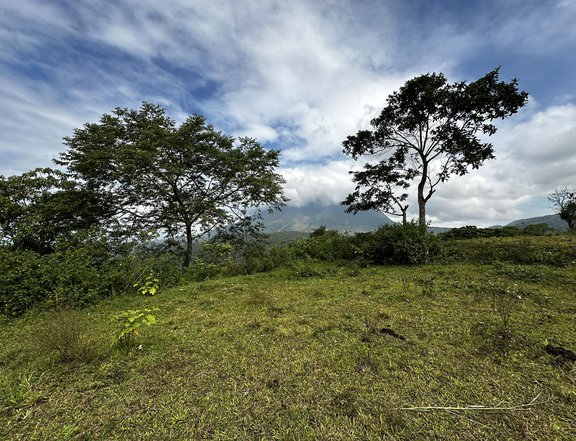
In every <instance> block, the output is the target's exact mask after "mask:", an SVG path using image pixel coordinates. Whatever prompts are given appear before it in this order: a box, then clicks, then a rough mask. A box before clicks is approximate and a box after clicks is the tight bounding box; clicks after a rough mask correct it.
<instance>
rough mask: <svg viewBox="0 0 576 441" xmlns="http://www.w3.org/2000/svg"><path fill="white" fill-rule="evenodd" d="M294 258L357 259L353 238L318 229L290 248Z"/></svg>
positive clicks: (337, 232)
mask: <svg viewBox="0 0 576 441" xmlns="http://www.w3.org/2000/svg"><path fill="white" fill-rule="evenodd" d="M291 250H292V252H293V253H294V256H295V257H296V258H312V259H317V260H324V261H330V260H351V259H355V258H357V257H358V256H359V255H358V250H357V249H356V248H355V247H354V246H353V237H351V236H348V235H347V234H343V233H340V232H339V231H336V230H326V229H325V228H322V227H320V228H318V229H317V230H315V231H314V232H313V233H312V234H311V235H310V237H308V238H306V239H300V240H297V241H296V242H295V243H294V244H292V246H291Z"/></svg>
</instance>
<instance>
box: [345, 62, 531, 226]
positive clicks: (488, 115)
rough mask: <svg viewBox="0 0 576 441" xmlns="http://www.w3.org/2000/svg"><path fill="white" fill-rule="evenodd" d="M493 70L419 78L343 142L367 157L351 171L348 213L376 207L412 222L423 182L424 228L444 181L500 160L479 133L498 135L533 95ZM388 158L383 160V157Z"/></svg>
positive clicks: (421, 211)
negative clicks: (466, 77)
mask: <svg viewBox="0 0 576 441" xmlns="http://www.w3.org/2000/svg"><path fill="white" fill-rule="evenodd" d="M498 76H499V69H494V70H493V71H492V72H489V73H488V74H486V75H485V76H483V77H482V78H480V79H478V80H476V81H474V82H472V83H468V84H467V83H465V82H457V83H453V84H449V83H448V81H447V80H446V77H445V76H444V75H443V74H441V73H440V74H436V73H432V74H430V73H428V74H425V75H421V76H419V77H416V78H413V79H411V80H409V81H407V82H406V84H404V86H402V87H401V88H400V90H399V91H397V92H394V93H393V94H391V95H390V96H389V97H388V99H387V101H386V106H385V107H384V109H383V110H382V112H381V113H380V115H379V116H378V117H376V118H374V119H373V120H372V121H371V124H372V127H373V130H362V131H359V132H358V133H357V134H356V135H354V136H348V138H347V139H346V140H345V141H344V142H343V146H344V153H345V154H348V155H351V156H352V157H353V158H354V159H357V158H359V157H364V156H365V157H367V158H368V159H371V158H377V160H378V161H377V162H376V161H368V162H367V163H366V164H365V166H364V169H363V170H361V171H355V172H352V174H353V176H354V182H355V183H356V184H357V185H356V189H355V191H354V192H353V193H351V194H350V195H349V196H348V197H347V198H346V199H345V200H344V202H343V204H344V205H347V206H348V210H347V211H349V212H358V211H361V210H369V209H378V210H382V211H384V212H386V213H389V214H394V215H399V216H402V218H403V224H406V223H407V220H406V212H407V209H408V205H407V204H406V200H407V198H408V193H407V191H408V189H409V188H410V187H411V186H412V185H413V184H416V185H417V201H418V209H419V218H418V224H419V225H420V226H422V227H424V226H425V225H426V203H427V202H428V201H429V199H430V198H431V197H432V195H433V194H434V193H435V192H436V189H437V186H438V184H440V183H442V182H446V181H447V180H448V179H449V178H450V177H451V176H452V175H458V176H462V175H465V174H466V173H468V171H469V168H472V169H476V168H479V167H480V166H481V165H482V164H483V163H484V161H485V160H488V159H492V158H494V149H493V146H492V144H489V143H486V142H483V141H484V140H482V139H481V138H480V137H479V136H477V135H483V136H484V137H486V136H491V135H493V134H494V133H495V132H496V126H495V125H493V124H492V121H493V120H495V119H500V118H506V117H508V116H510V115H512V114H514V113H516V112H517V111H518V109H520V108H521V107H523V106H524V105H525V104H526V102H527V100H528V94H527V93H526V92H520V91H519V90H518V82H517V80H516V79H514V80H512V81H510V82H509V83H506V82H500V81H499V78H498ZM382 158H384V159H382Z"/></svg>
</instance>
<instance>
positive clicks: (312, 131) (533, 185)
mask: <svg viewBox="0 0 576 441" xmlns="http://www.w3.org/2000/svg"><path fill="white" fill-rule="evenodd" d="M575 22H576V0H467V1H461V0H290V1H284V0H280V1H275V0H242V1H240V0H238V1H236V0H163V1H156V0H116V1H104V0H102V1H93V0H74V1H70V0H68V1H66V0H18V1H14V0H0V114H1V118H0V174H3V175H5V176H7V175H13V174H19V173H22V172H24V171H27V170H30V169H33V168H36V167H44V166H51V159H52V158H53V157H55V156H57V154H58V153H59V152H61V151H63V150H64V148H65V147H64V146H63V144H62V138H63V137H64V136H69V135H71V134H72V133H73V130H74V128H78V127H81V126H82V125H83V124H84V123H85V122H94V121H97V120H98V119H99V117H100V116H101V115H102V114H103V113H107V112H110V111H111V110H112V109H113V108H115V107H130V108H137V107H138V106H139V105H140V103H141V102H142V101H143V100H145V101H149V102H153V103H156V104H160V105H162V106H163V107H165V108H166V109H167V112H168V114H169V115H170V116H171V117H172V118H174V119H176V120H177V121H182V120H183V119H184V118H185V117H186V115H188V114H191V113H201V114H203V115H205V116H206V117H207V119H208V120H209V121H210V122H211V123H213V124H214V125H215V126H216V127H217V128H218V129H220V130H222V131H224V132H226V133H229V134H233V135H236V136H251V137H255V138H257V139H258V140H259V141H260V142H261V143H263V144H264V145H265V146H267V147H270V148H278V149H281V150H282V168H281V172H282V174H283V175H284V176H285V178H286V180H287V184H286V194H287V196H288V197H289V198H290V199H291V204H292V205H304V204H307V203H310V202H318V201H319V202H322V203H324V204H328V203H338V202H339V201H341V200H342V199H343V198H344V197H345V196H346V194H347V193H348V192H349V191H350V190H352V188H353V185H352V184H351V181H350V177H349V174H348V171H349V170H350V169H351V168H354V167H358V165H357V164H355V163H354V162H353V161H351V160H350V159H349V158H347V157H344V156H343V155H342V153H341V151H342V146H341V143H342V141H343V140H344V139H345V138H346V136H347V135H351V134H355V133H356V132H357V131H358V130H359V129H362V128H367V127H368V123H369V121H370V120H371V119H372V118H373V117H374V116H376V115H377V114H378V113H379V111H380V110H381V109H382V107H383V106H384V104H385V101H386V97H387V96H388V95H389V94H390V93H391V92H393V91H394V90H396V89H398V87H400V86H401V85H402V84H403V83H404V82H405V81H406V80H408V79H410V78H413V77H414V76H417V75H420V74H423V73H427V72H443V73H444V74H445V75H446V76H447V77H448V79H449V81H450V82H454V81H460V80H465V81H473V80H476V79H478V78H479V77H481V76H483V75H484V74H486V73H487V72H489V71H491V70H492V69H494V68H495V67H497V66H501V73H500V77H501V79H503V80H506V81H508V80H510V79H512V78H518V80H519V85H520V88H521V89H522V90H525V91H527V92H528V93H529V94H530V100H529V104H528V105H527V106H526V107H525V108H524V109H522V110H521V111H520V112H519V113H518V114H516V115H514V116H513V117H511V118H509V119H507V120H505V121H502V122H500V123H499V124H498V126H499V131H498V133H497V134H496V135H495V136H493V137H492V138H491V141H492V142H493V144H494V146H495V150H496V156H497V159H496V160H493V161H489V162H487V163H485V165H484V166H483V167H482V168H481V169H480V170H476V171H474V172H472V173H470V174H469V175H467V176H465V177H456V178H453V179H452V180H451V181H450V182H448V183H446V184H444V185H443V186H442V187H440V188H439V190H438V192H437V193H436V194H435V195H434V197H433V198H432V199H431V201H430V203H429V208H428V214H429V217H430V219H431V220H432V222H433V224H435V225H445V226H459V225H467V224H476V225H481V226H487V225H492V224H501V223H507V222H509V221H512V220H514V219H518V218H523V217H531V216H537V215H543V214H548V213H550V212H551V211H552V210H551V207H550V204H549V202H548V201H547V200H546V195H547V194H549V193H550V192H551V191H552V190H553V189H554V188H555V187H557V186H560V185H568V186H576V74H575V73H576V57H575V56H574V53H576V26H574V23H575ZM412 206H413V207H415V206H416V204H412ZM412 214H413V215H414V214H415V213H412Z"/></svg>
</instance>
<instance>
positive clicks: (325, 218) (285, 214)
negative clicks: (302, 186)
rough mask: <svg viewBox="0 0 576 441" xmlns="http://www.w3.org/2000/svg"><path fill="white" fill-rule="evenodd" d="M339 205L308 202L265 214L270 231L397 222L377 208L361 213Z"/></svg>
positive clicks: (355, 227)
mask: <svg viewBox="0 0 576 441" xmlns="http://www.w3.org/2000/svg"><path fill="white" fill-rule="evenodd" d="M344 210H345V207H342V206H340V205H329V206H322V205H320V204H309V205H306V206H304V207H291V206H286V207H284V208H282V211H276V212H274V213H272V214H265V215H264V226H265V229H266V231H267V232H279V231H301V232H311V231H314V230H315V229H316V228H318V227H321V226H322V225H324V226H325V227H326V228H328V229H330V230H339V231H349V232H353V233H355V232H358V231H371V230H375V229H376V228H378V227H379V226H380V225H384V224H392V223H394V222H393V221H392V220H391V219H390V218H388V217H387V216H386V215H384V214H382V213H380V212H378V211H363V212H360V213H358V214H350V213H346V212H345V211H344Z"/></svg>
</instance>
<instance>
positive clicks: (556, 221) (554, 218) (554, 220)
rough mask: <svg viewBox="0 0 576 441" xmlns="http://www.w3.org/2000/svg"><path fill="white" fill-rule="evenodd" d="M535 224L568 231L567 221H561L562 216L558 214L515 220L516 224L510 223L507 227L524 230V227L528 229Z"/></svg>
mask: <svg viewBox="0 0 576 441" xmlns="http://www.w3.org/2000/svg"><path fill="white" fill-rule="evenodd" d="M534 224H548V225H550V226H551V227H552V228H555V229H557V230H560V231H566V230H568V224H567V223H566V222H565V221H563V220H562V219H560V215H558V214H548V215H546V216H538V217H530V218H527V219H518V220H515V221H514V222H510V223H509V224H507V225H506V226H507V227H518V228H523V227H526V226H528V225H534Z"/></svg>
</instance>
